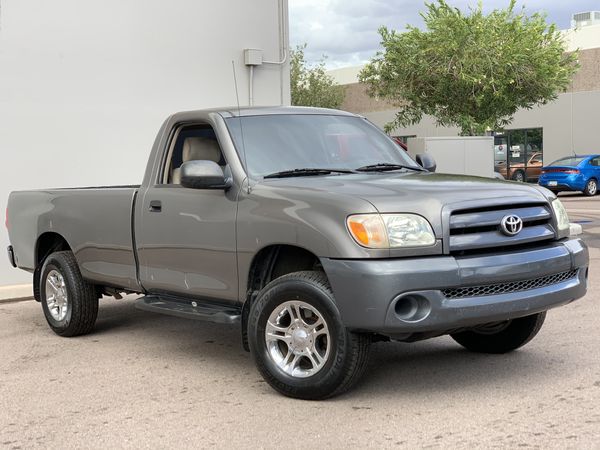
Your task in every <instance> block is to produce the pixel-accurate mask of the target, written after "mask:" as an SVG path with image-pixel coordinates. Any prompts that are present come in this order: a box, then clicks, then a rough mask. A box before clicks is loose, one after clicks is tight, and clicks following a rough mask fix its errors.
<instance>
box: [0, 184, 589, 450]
mask: <svg viewBox="0 0 600 450" xmlns="http://www.w3.org/2000/svg"><path fill="white" fill-rule="evenodd" d="M561 198H562V199H563V200H564V202H565V204H566V205H567V207H568V209H569V211H570V216H571V220H572V221H576V222H580V223H581V224H582V225H583V228H584V239H585V241H586V242H587V243H588V245H589V246H590V247H591V249H590V251H591V258H592V261H591V270H590V289H589V293H588V294H587V296H586V297H585V298H584V299H582V300H580V301H578V302H576V303H573V304H571V305H569V306H566V307H564V308H559V309H557V310H554V311H551V312H550V313H549V314H548V317H547V320H546V323H545V325H544V327H543V328H542V331H541V332H540V334H539V335H538V336H537V337H536V338H535V339H534V340H533V341H532V342H531V343H530V344H529V345H527V346H526V347H524V348H523V349H521V350H519V351H517V352H514V353H512V354H508V355H477V354H472V353H469V352H467V351H465V350H463V349H462V348H461V347H459V346H458V345H457V344H455V343H454V342H453V341H452V340H451V339H450V338H448V337H443V338H437V339H433V340H430V341H425V342H419V343H414V344H403V343H380V344H376V345H375V346H374V351H373V355H372V359H371V364H370V367H369V369H368V371H367V373H366V376H365V377H364V380H363V382H362V383H361V384H360V385H358V386H357V387H356V388H355V389H354V390H352V391H351V392H349V393H347V394H345V395H343V396H341V397H338V398H335V399H333V400H329V401H324V402H306V401H299V400H292V399H288V398H285V397H282V396H280V395H278V394H276V393H275V392H274V391H273V390H271V389H270V388H269V386H268V385H267V384H266V383H265V382H263V381H262V379H261V377H260V376H259V374H258V373H257V371H256V370H255V369H254V365H253V363H252V360H251V358H250V355H249V354H248V353H246V352H244V351H243V350H242V348H241V343H240V336H239V330H238V328H236V327H228V326H222V325H216V324H211V323H202V322H195V321H187V320H183V319H177V318H173V317H167V316H161V315H156V314H152V313H148V312H142V311H139V310H136V309H135V308H134V306H133V298H126V299H124V300H112V299H111V300H103V301H102V303H101V308H100V313H99V318H98V322H97V327H96V331H95V332H94V333H92V334H90V335H88V336H84V337H80V338H75V339H64V338H59V337H57V336H55V335H54V334H53V333H52V332H51V331H50V329H49V328H48V327H47V325H46V323H45V320H44V318H43V314H42V311H41V308H40V306H39V304H38V303H36V302H34V301H24V302H15V303H1V304H0V357H1V358H0V445H1V446H4V447H6V448H13V449H18V448H30V447H45V448H61V449H64V448H83V447H85V448H100V447H103V448H109V447H135V448H138V447H148V448H160V447H166V446H169V447H202V448H204V447H227V448H232V447H234V448H242V447H244V448H248V447H252V448H255V447H256V448H286V447H291V448H297V447H301V448H317V447H324V448H341V447H345V446H352V447H371V448H384V447H393V446H405V447H408V448H413V447H417V446H419V447H434V448H442V447H452V448H472V447H486V448H489V447H518V446H519V447H544V448H600V444H599V443H600V306H599V300H600V295H599V293H598V291H597V290H596V286H598V285H600V262H599V261H598V260H599V259H600V197H596V198H593V199H589V198H585V197H581V196H578V195H566V194H565V195H561Z"/></svg>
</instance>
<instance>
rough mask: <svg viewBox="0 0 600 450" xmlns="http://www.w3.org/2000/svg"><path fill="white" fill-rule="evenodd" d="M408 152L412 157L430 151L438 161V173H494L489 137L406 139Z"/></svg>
mask: <svg viewBox="0 0 600 450" xmlns="http://www.w3.org/2000/svg"><path fill="white" fill-rule="evenodd" d="M408 153H409V154H410V156H412V157H413V158H414V157H415V156H416V155H417V154H419V153H428V154H430V155H431V156H433V158H434V159H435V161H436V163H437V170H436V172H438V173H452V174H459V175H475V176H480V177H489V178H492V177H493V176H494V138H493V137H492V136H468V137H464V136H448V137H426V138H409V139H408Z"/></svg>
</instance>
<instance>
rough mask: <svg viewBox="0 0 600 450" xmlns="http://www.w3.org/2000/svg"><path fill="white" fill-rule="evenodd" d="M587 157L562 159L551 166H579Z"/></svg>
mask: <svg viewBox="0 0 600 450" xmlns="http://www.w3.org/2000/svg"><path fill="white" fill-rule="evenodd" d="M584 159H585V157H575V156H569V157H568V158H562V159H559V160H556V161H554V162H553V163H551V164H550V165H551V166H577V165H579V163H580V162H581V161H583V160H584Z"/></svg>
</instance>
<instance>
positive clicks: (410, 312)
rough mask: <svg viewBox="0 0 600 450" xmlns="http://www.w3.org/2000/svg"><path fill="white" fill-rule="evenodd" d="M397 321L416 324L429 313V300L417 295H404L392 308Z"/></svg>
mask: <svg viewBox="0 0 600 450" xmlns="http://www.w3.org/2000/svg"><path fill="white" fill-rule="evenodd" d="M394 310H395V312H396V316H397V317H398V319H400V320H403V321H405V322H418V321H420V320H423V319H425V318H426V317H427V316H428V315H429V313H430V312H431V304H430V303H429V300H427V299H426V298H424V297H421V296H419V295H406V296H404V297H400V298H399V299H398V300H396V305H395V306H394Z"/></svg>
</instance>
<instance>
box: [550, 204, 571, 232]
mask: <svg viewBox="0 0 600 450" xmlns="http://www.w3.org/2000/svg"><path fill="white" fill-rule="evenodd" d="M552 209H553V210H554V215H555V216H556V223H557V224H558V229H559V230H561V231H563V230H568V229H569V215H568V214H567V210H566V209H565V207H564V205H563V204H562V202H561V201H560V200H559V199H554V201H553V202H552Z"/></svg>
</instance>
